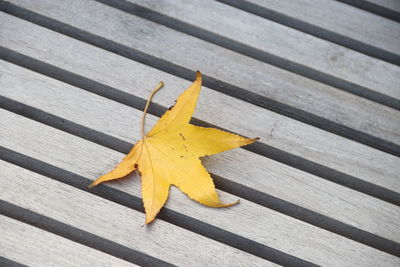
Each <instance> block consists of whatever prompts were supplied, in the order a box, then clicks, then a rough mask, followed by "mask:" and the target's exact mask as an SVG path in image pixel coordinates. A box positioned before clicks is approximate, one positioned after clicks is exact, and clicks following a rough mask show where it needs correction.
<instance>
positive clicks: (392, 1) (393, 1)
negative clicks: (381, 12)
mask: <svg viewBox="0 0 400 267" xmlns="http://www.w3.org/2000/svg"><path fill="white" fill-rule="evenodd" d="M361 1H362V2H367V3H372V4H375V5H377V6H381V7H385V8H387V9H390V10H392V11H396V12H400V2H399V1H398V0H361Z"/></svg>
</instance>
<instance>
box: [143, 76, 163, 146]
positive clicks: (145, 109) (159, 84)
mask: <svg viewBox="0 0 400 267" xmlns="http://www.w3.org/2000/svg"><path fill="white" fill-rule="evenodd" d="M163 86H164V83H163V82H159V83H158V84H157V86H156V88H154V90H153V91H152V92H151V94H150V97H149V99H148V100H147V103H146V107H145V108H144V111H143V115H142V129H141V131H140V133H141V135H142V139H144V120H145V118H146V114H147V109H148V108H149V106H150V101H151V100H152V99H153V96H154V95H155V94H156V93H157V91H158V90H160V89H161V88H162V87H163Z"/></svg>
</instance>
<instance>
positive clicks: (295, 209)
mask: <svg viewBox="0 0 400 267" xmlns="http://www.w3.org/2000/svg"><path fill="white" fill-rule="evenodd" d="M4 103H7V105H4ZM0 106H1V107H3V108H6V109H7V110H9V111H11V112H14V113H17V114H19V115H22V116H25V117H28V118H30V119H33V120H35V121H38V122H41V123H44V124H46V125H49V126H51V127H54V128H56V129H59V130H62V131H65V132H68V133H70V134H73V135H76V136H78V137H81V138H84V139H86V140H88V141H91V142H94V143H97V144H99V145H103V146H105V147H108V148H110V149H113V150H115V151H118V152H121V153H124V154H126V153H128V152H129V150H130V148H131V146H132V144H130V143H129V142H126V141H123V140H120V139H118V138H115V137H112V136H109V135H107V134H104V133H101V132H98V131H96V130H93V129H89V128H87V127H85V126H82V125H79V124H76V123H74V122H72V121H69V120H66V119H63V118H60V117H57V116H55V115H52V114H49V113H46V112H44V111H41V110H38V109H36V108H33V107H30V106H27V105H24V104H22V103H19V102H16V101H13V100H11V99H7V98H5V97H1V96H0ZM1 150H4V152H3V151H1ZM0 152H2V153H0V155H1V156H0V157H2V159H3V160H6V161H9V162H10V163H13V164H16V165H19V166H22V167H24V168H26V169H29V170H31V171H34V172H37V173H40V174H42V175H45V176H48V177H55V175H56V172H55V171H53V172H51V173H50V174H49V173H48V172H47V171H46V170H48V169H49V168H50V169H51V168H56V167H54V166H50V165H48V164H46V163H43V162H40V161H37V160H36V163H29V162H33V161H34V160H33V159H31V158H29V157H27V156H24V155H20V154H18V153H16V152H13V151H10V150H8V149H5V148H3V149H0ZM22 157H24V159H23V160H22V159H21V158H22ZM37 165H43V166H37ZM62 171H64V172H65V170H62ZM74 175H75V174H74ZM212 176H213V177H214V181H215V185H216V187H217V188H218V189H221V190H223V191H225V192H228V193H231V194H234V195H237V196H239V197H242V198H244V199H247V200H249V201H252V202H254V203H257V204H259V205H262V206H264V207H266V208H270V209H273V210H275V211H278V212H280V213H283V214H286V215H288V216H291V217H293V218H296V219H299V220H302V221H305V222H307V223H310V224H312V225H314V226H317V227H320V228H322V229H325V230H328V231H331V232H333V233H336V234H339V235H342V236H344V237H347V238H350V239H352V240H354V241H357V242H360V243H363V244H365V245H368V246H371V247H373V248H376V249H379V250H382V251H384V252H387V253H390V254H393V255H395V256H400V245H399V244H397V243H396V242H393V241H391V240H388V239H385V238H382V237H379V236H377V235H375V234H372V233H369V232H367V231H364V230H361V229H358V228H355V227H352V226H350V225H347V224H345V223H342V222H340V221H337V220H335V219H332V218H329V217H327V216H324V215H322V214H319V213H317V212H314V211H311V210H308V209H306V208H302V207H300V206H298V205H295V204H292V203H290V202H288V201H285V200H282V199H279V198H276V197H273V196H271V195H268V194H265V193H262V192H259V191H256V190H254V189H251V188H248V187H246V186H243V185H239V184H237V183H235V182H232V181H230V180H228V179H225V178H223V177H219V176H216V175H214V174H212ZM55 179H57V180H59V178H55ZM82 179H85V178H82ZM86 180H87V179H86ZM62 182H65V181H62ZM87 184H89V182H88V183H87ZM70 185H73V186H75V187H78V188H80V189H84V190H86V188H84V187H83V185H82V184H81V183H79V184H70ZM113 190H114V189H113ZM122 193H123V192H122ZM124 194H125V193H124ZM106 198H107V197H106ZM107 199H109V198H107ZM135 199H136V198H135ZM110 200H112V201H115V202H118V201H116V200H115V199H110ZM137 201H139V200H137ZM139 202H140V201H139ZM118 203H120V202H118ZM128 203H129V201H127V202H126V203H125V204H123V203H120V204H123V205H127V206H129V204H128ZM135 209H137V210H139V211H143V208H142V205H141V202H140V204H139V206H135ZM182 216H184V215H182ZM161 218H162V217H161ZM171 222H172V221H171ZM173 223H174V224H177V225H178V226H181V225H180V222H179V220H178V221H175V220H174V221H173ZM182 227H189V226H182ZM186 229H189V230H192V231H193V229H191V228H186ZM212 236H213V235H210V236H207V237H210V238H211V237H212ZM217 241H220V242H222V241H221V240H217ZM230 242H231V241H229V242H227V243H226V244H230ZM247 252H248V251H247ZM257 256H259V255H257ZM268 260H271V259H268Z"/></svg>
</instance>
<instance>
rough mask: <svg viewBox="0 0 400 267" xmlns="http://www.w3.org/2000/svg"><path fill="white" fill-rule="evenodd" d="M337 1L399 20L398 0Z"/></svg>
mask: <svg viewBox="0 0 400 267" xmlns="http://www.w3.org/2000/svg"><path fill="white" fill-rule="evenodd" d="M337 1H339V2H343V3H345V4H348V5H351V6H354V7H357V8H360V9H363V10H365V11H367V12H370V13H373V14H377V15H379V16H383V17H386V18H388V19H391V20H394V21H397V22H400V2H399V1H398V0H337Z"/></svg>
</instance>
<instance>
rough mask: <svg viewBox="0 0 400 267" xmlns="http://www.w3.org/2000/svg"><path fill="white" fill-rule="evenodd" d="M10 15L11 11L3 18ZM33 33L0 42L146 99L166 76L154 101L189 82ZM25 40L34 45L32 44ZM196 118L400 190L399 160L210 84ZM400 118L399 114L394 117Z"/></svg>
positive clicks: (170, 95) (166, 101)
mask: <svg viewBox="0 0 400 267" xmlns="http://www.w3.org/2000/svg"><path fill="white" fill-rule="evenodd" d="M6 16H8V15H4V16H1V17H2V18H5V17H6ZM8 25H11V27H12V25H17V27H18V28H14V32H18V31H22V30H23V29H24V28H21V27H20V24H17V22H16V21H15V22H14V23H12V24H10V23H9V24H8ZM23 25H27V24H23ZM93 26H94V25H93ZM4 28H5V27H4ZM97 28H99V27H97ZM35 29H36V31H38V32H37V33H35ZM29 31H30V32H31V33H35V34H34V35H31V34H29V33H28V32H25V33H24V34H25V35H26V36H27V38H26V39H24V41H20V42H12V43H11V44H8V41H7V40H9V38H12V37H7V38H2V39H1V41H0V44H2V45H7V46H8V47H9V48H12V49H15V51H17V52H20V53H23V54H25V55H28V56H31V57H33V58H35V59H39V60H41V61H44V62H46V63H49V64H52V65H54V66H57V67H60V68H62V69H64V70H67V71H71V72H76V71H77V70H79V71H78V74H79V75H82V76H85V77H88V78H90V79H92V80H94V81H96V82H100V83H102V84H105V85H108V86H112V87H114V88H116V89H119V90H120V91H122V92H127V93H129V94H132V95H135V96H138V97H140V98H143V99H146V98H147V97H148V95H149V92H150V90H151V88H153V87H154V84H157V83H158V82H159V81H160V80H163V81H164V82H165V83H166V84H167V86H168V87H166V88H165V89H164V90H161V91H160V92H159V93H158V94H157V95H156V97H155V98H154V101H153V102H154V103H157V104H161V105H163V106H164V107H168V106H170V105H171V104H172V102H171V99H175V96H176V95H179V94H180V92H181V91H182V89H181V88H185V87H186V86H187V85H189V84H190V82H188V81H185V80H183V79H180V78H177V77H176V76H173V75H169V74H167V73H165V72H161V71H159V70H156V69H153V68H150V67H148V66H146V65H143V64H140V63H137V62H134V61H131V60H128V59H126V58H124V57H120V56H118V55H115V54H113V53H109V52H106V51H104V50H102V49H99V48H96V47H93V46H91V45H87V44H84V43H82V42H79V41H76V40H73V39H71V38H68V37H65V36H62V35H57V34H55V33H53V34H52V35H50V36H51V38H50V36H48V37H47V38H48V39H47V41H46V42H45V43H42V42H40V43H39V42H38V41H39V40H40V39H38V38H40V36H41V35H44V34H46V35H47V34H48V33H50V31H46V30H44V29H43V28H40V27H39V28H33V27H32V28H31V27H30V28H29ZM4 43H5V44H4ZM26 43H29V46H28V45H26ZM76 51H80V53H79V54H78V53H76ZM99 59H101V60H99ZM110 70H111V71H110ZM127 70H128V71H127ZM116 77H118V79H116ZM93 90H95V88H93ZM221 106H223V107H224V109H223V111H224V112H220V110H221V109H220V107H221ZM244 110H245V111H246V113H247V115H246V119H243V120H235V118H240V117H242V113H243V111H244ZM371 116H372V115H371ZM195 117H196V118H198V119H201V120H203V121H207V122H209V123H212V124H214V125H218V126H219V127H222V128H226V129H229V130H231V131H234V132H237V133H240V134H243V135H246V136H259V137H260V138H261V140H260V142H261V143H264V144H268V145H271V146H273V147H276V148H278V149H281V150H283V151H287V152H289V153H290V154H294V155H296V156H300V157H302V158H305V159H308V160H311V161H314V162H316V163H318V164H322V165H324V166H327V167H330V168H332V169H336V170H338V171H340V172H343V173H345V174H348V175H352V176H354V177H357V178H359V179H362V180H364V181H367V182H370V183H373V184H376V185H379V186H382V187H384V188H387V189H389V190H392V191H395V192H400V180H399V179H398V173H399V168H400V167H399V166H400V159H399V158H398V157H395V156H392V155H390V154H387V153H384V152H381V151H378V150H376V149H372V148H371V147H368V146H365V145H362V144H359V143H356V142H353V141H350V140H348V139H345V138H342V137H339V136H337V135H334V134H331V133H329V132H326V131H322V130H320V129H318V128H315V127H312V126H309V125H306V124H304V123H300V122H298V121H295V120H293V119H290V118H287V117H285V116H282V115H279V114H276V113H274V112H271V111H268V110H266V109H263V108H260V107H258V106H255V105H252V104H249V103H247V102H244V101H241V100H239V99H235V98H233V97H229V96H226V95H224V94H221V93H218V92H215V91H214V90H210V89H208V88H203V91H202V98H201V99H200V101H199V105H198V108H197V110H196V113H195ZM397 119H398V118H394V121H396V120H397ZM371 123H372V121H371ZM127 134H128V133H127ZM128 135H129V134H128Z"/></svg>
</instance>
